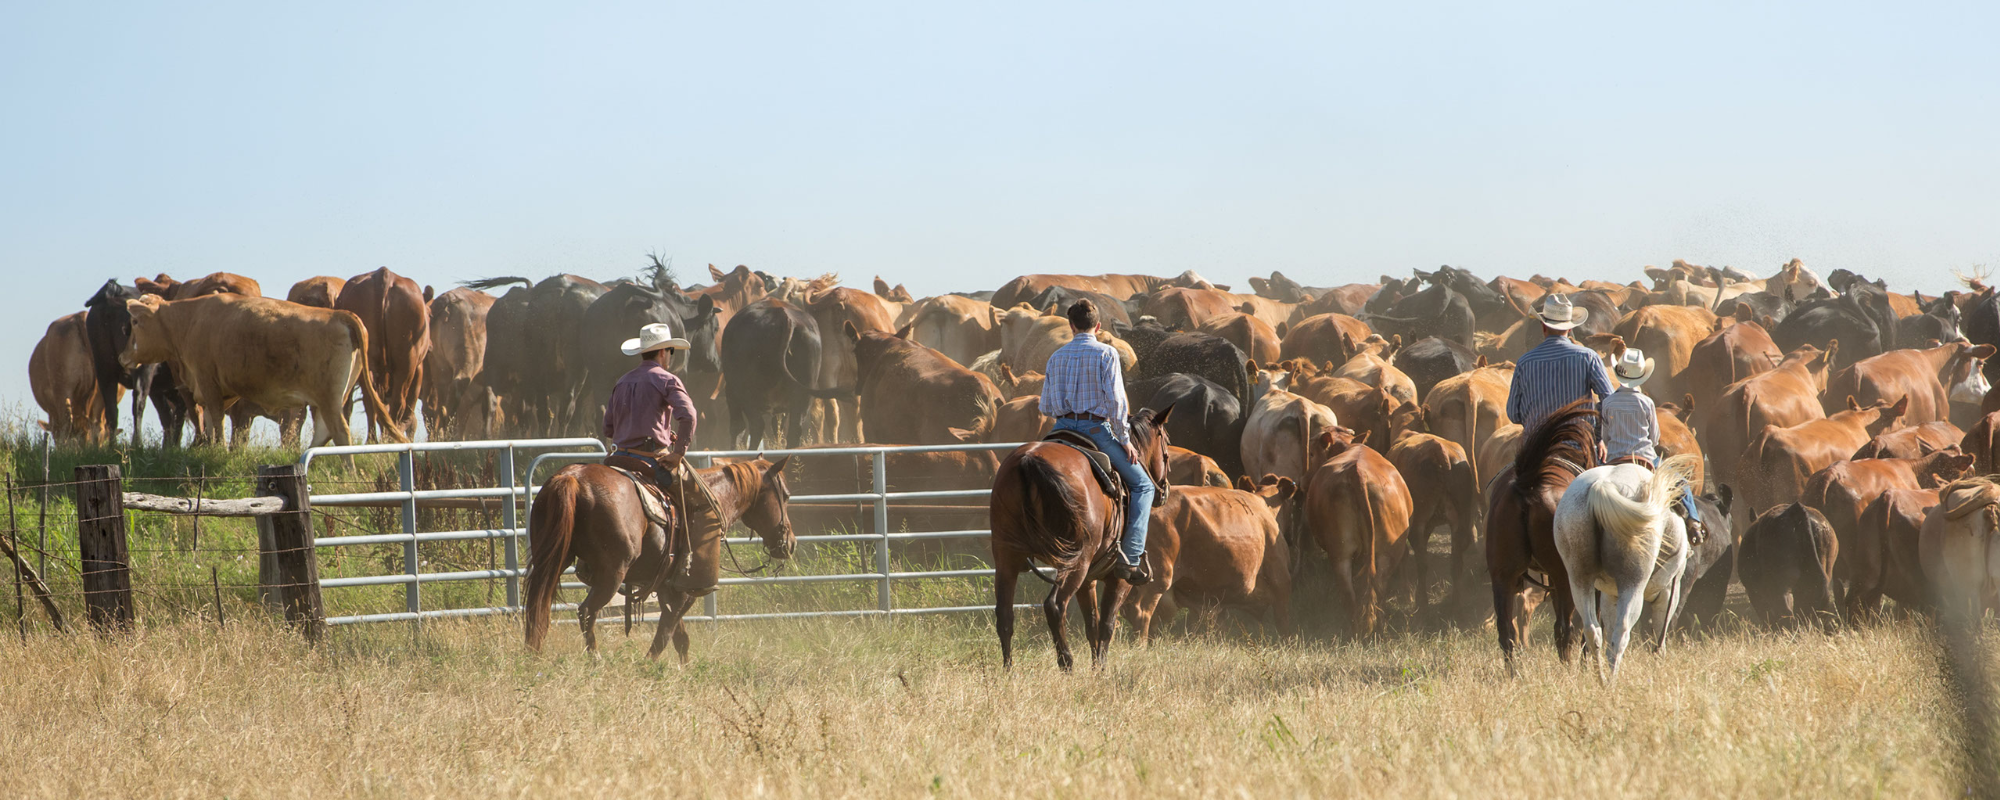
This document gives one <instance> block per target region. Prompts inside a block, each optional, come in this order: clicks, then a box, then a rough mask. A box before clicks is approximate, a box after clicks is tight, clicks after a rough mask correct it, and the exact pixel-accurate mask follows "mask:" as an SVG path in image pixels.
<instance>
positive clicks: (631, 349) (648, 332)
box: [618, 322, 688, 356]
mask: <svg viewBox="0 0 2000 800" xmlns="http://www.w3.org/2000/svg"><path fill="white" fill-rule="evenodd" d="M687 346H688V341H687V340H686V339H681V338H676V337H675V336H674V329H673V327H672V326H669V325H668V324H667V323H664V322H655V323H653V324H651V325H647V326H645V327H643V328H640V329H639V338H637V339H626V340H625V344H623V345H621V346H620V347H619V348H618V349H620V350H623V351H625V355H628V356H636V355H639V354H641V353H650V352H653V351H654V350H659V349H661V348H666V347H674V348H679V349H682V350H685V349H687Z"/></svg>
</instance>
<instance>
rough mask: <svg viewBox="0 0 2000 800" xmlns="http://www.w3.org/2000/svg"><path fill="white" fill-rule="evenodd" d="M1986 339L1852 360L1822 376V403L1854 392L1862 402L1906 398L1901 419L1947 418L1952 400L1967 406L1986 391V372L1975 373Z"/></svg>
mask: <svg viewBox="0 0 2000 800" xmlns="http://www.w3.org/2000/svg"><path fill="white" fill-rule="evenodd" d="M1993 353H1994V347H1993V345H1990V344H1982V345H1971V344H1967V343H1965V342H1952V343H1951V344H1947V345H1940V346H1937V347H1932V348H1929V349H1926V350H1892V351H1889V352H1887V353H1883V354H1881V355H1879V356H1870V357H1868V358H1864V359H1861V360H1860V361H1856V362H1854V363H1853V364H1850V365H1848V366H1847V368H1845V369H1842V370H1840V371H1839V372H1836V373H1834V374H1833V375H1832V376H1831V377H1829V378H1827V379H1826V394H1824V395H1821V397H1820V403H1821V405H1823V406H1825V407H1826V409H1827V413H1833V412H1834V411H1836V410H1838V409H1839V400H1837V399H1831V398H1841V397H1846V396H1848V395H1853V396H1854V398H1855V399H1857V400H1860V401H1861V402H1862V403H1873V402H1875V401H1877V400H1890V401H1894V400H1898V399H1901V398H1905V397H1907V398H1909V400H1910V413H1909V414H1908V415H1906V417H1905V420H1904V421H1905V422H1906V423H1907V424H1910V425H1920V424H1923V423H1926V422H1936V421H1939V420H1949V419H1951V415H1952V408H1953V406H1952V403H1953V402H1954V401H1956V402H1958V403H1960V404H1962V405H1965V406H1966V407H1967V409H1968V411H1967V416H1971V412H1970V409H1971V408H1973V407H1976V406H1978V404H1979V401H1980V400H1982V399H1984V398H1985V396H1986V378H1985V376H1983V375H1981V374H1980V373H1979V370H1980V367H1981V366H1982V365H1984V364H1985V363H1986V359H1988V358H1991V357H1993Z"/></svg>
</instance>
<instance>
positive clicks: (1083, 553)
mask: <svg viewBox="0 0 2000 800" xmlns="http://www.w3.org/2000/svg"><path fill="white" fill-rule="evenodd" d="M1173 410H1174V409H1173V407H1172V406H1168V407H1167V408H1166V410H1163V411H1159V412H1154V411H1153V410H1151V409H1140V410H1139V411H1138V412H1137V413H1135V414H1133V415H1132V417H1131V420H1130V422H1129V423H1128V424H1129V425H1130V426H1131V431H1132V435H1131V439H1132V447H1133V449H1136V450H1138V451H1139V463H1140V465H1141V466H1142V467H1143V468H1144V469H1145V470H1146V474H1147V475H1148V476H1150V477H1151V478H1152V479H1153V485H1154V486H1155V487H1156V490H1157V494H1156V496H1157V497H1161V498H1164V497H1166V496H1167V493H1168V492H1169V491H1170V488H1169V487H1168V485H1167V428H1166V425H1167V418H1168V416H1170V415H1171V414H1172V413H1173ZM990 509H991V512H990V518H991V520H992V528H993V537H992V538H993V595H994V606H993V628H994V632H995V633H997V634H999V636H1000V662H1001V664H1002V665H1004V666H1007V667H1013V666H1014V588H1015V582H1016V581H1017V580H1019V579H1020V577H1021V573H1022V572H1024V571H1026V570H1028V569H1030V568H1031V567H1030V565H1029V563H1028V561H1029V560H1030V559H1033V560H1036V561H1041V562H1043V563H1045V564H1048V565H1049V566H1051V567H1054V568H1055V578H1054V579H1052V581H1051V583H1053V584H1054V585H1053V586H1052V587H1051V588H1050V589H1049V596H1048V597H1046V598H1044V599H1043V600H1042V613H1043V614H1044V615H1046V616H1047V617H1048V620H1049V635H1050V637H1052V638H1053V639H1055V645H1056V664H1057V665H1058V666H1060V667H1062V669H1063V671H1064V672H1068V671H1070V669H1071V668H1072V666H1073V665H1074V664H1075V659H1074V657H1072V656H1071V655H1070V650H1069V637H1068V636H1067V635H1066V633H1065V631H1064V627H1065V625H1066V622H1067V619H1068V611H1069V602H1070V600H1071V599H1072V598H1075V599H1076V600H1077V602H1078V603H1079V604H1080V605H1081V606H1082V607H1083V615H1084V636H1085V638H1087V639H1088V640H1089V641H1090V660H1091V664H1092V665H1094V666H1098V667H1102V666H1103V665H1104V655H1105V652H1106V651H1107V650H1108V649H1109V648H1110V645H1111V632H1112V629H1113V627H1114V626H1115V625H1116V624H1117V619H1118V608H1119V607H1120V606H1122V605H1124V604H1125V595H1126V594H1127V593H1128V592H1130V591H1131V590H1132V587H1131V585H1130V584H1128V583H1126V582H1124V581H1121V580H1111V579H1108V578H1107V577H1106V576H1107V574H1108V573H1109V572H1110V571H1111V566H1112V564H1113V562H1114V560H1115V559H1117V558H1118V554H1117V550H1118V541H1119V538H1120V537H1121V536H1122V535H1123V533H1124V528H1123V525H1122V523H1121V521H1120V520H1121V517H1122V515H1121V514H1120V513H1119V508H1118V507H1117V505H1116V503H1115V502H1114V501H1113V500H1112V499H1111V498H1110V497H1109V496H1107V495H1105V494H1104V490H1103V489H1101V488H1099V487H1098V485H1097V478H1096V477H1095V476H1094V475H1092V474H1091V471H1090V461H1089V460H1088V457H1086V456H1085V455H1084V454H1082V453H1080V452H1077V450H1076V448H1073V447H1070V446H1069V445H1066V444H1059V443H1056V442H1048V441H1042V442H1029V443H1027V444H1024V445H1021V446H1020V447H1017V448H1014V451H1013V452H1011V453H1008V454H1007V458H1006V459H1004V460H1002V461H1001V462H1000V470H999V473H998V474H997V475H995V476H994V478H993V494H992V500H991V506H990ZM1100 582H1102V583H1103V587H1102V591H1103V597H1102V598H1099V597H1098V596H1097V595H1095V594H1092V593H1091V592H1092V590H1093V589H1096V588H1098V587H1097V586H1096V584H1098V583H1100Z"/></svg>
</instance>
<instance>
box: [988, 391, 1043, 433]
mask: <svg viewBox="0 0 2000 800" xmlns="http://www.w3.org/2000/svg"><path fill="white" fill-rule="evenodd" d="M1054 427H1055V420H1053V419H1050V418H1048V417H1045V416H1042V397H1041V395H1039V394H1031V395H1023V396H1021V397H1016V398H1014V399H1012V400H1008V401H1006V402H1004V403H1001V404H1000V409H999V410H998V411H995V412H994V413H993V430H992V431H990V432H988V433H987V434H986V441H988V442H992V443H995V444H1004V443H1009V442H1033V441H1037V440H1039V439H1041V438H1042V437H1044V436H1047V435H1049V429H1051V428H1054Z"/></svg>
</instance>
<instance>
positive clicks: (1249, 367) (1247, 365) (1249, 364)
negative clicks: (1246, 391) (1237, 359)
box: [1243, 358, 1262, 380]
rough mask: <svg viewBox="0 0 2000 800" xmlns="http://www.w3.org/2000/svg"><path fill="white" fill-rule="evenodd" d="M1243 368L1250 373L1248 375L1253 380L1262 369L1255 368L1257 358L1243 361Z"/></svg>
mask: <svg viewBox="0 0 2000 800" xmlns="http://www.w3.org/2000/svg"><path fill="white" fill-rule="evenodd" d="M1243 369H1244V371H1245V372H1248V373H1250V377H1251V378H1252V379H1253V380H1254V379H1255V378H1256V377H1257V373H1258V372H1261V371H1262V370H1259V369H1258V368H1257V359H1254V358H1253V359H1250V360H1249V361H1246V362H1244V364H1243Z"/></svg>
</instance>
